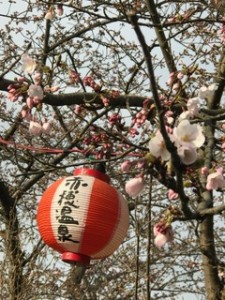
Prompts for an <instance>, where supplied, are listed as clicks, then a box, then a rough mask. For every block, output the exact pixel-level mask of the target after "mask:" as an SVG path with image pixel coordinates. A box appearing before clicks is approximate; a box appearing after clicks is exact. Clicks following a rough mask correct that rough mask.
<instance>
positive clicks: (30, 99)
mask: <svg viewBox="0 0 225 300" xmlns="http://www.w3.org/2000/svg"><path fill="white" fill-rule="evenodd" d="M26 103H27V106H28V108H29V109H31V108H32V107H33V104H34V102H33V98H31V97H28V98H27V100H26Z"/></svg>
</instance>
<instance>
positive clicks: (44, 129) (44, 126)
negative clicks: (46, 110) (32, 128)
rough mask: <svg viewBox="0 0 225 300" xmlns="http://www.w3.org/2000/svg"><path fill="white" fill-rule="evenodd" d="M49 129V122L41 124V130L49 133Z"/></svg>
mask: <svg viewBox="0 0 225 300" xmlns="http://www.w3.org/2000/svg"><path fill="white" fill-rule="evenodd" d="M50 131H51V124H50V123H49V122H45V123H43V124H42V132H43V133H46V134H49V133H50Z"/></svg>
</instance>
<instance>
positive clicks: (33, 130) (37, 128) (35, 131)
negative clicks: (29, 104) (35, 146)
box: [29, 121, 42, 136]
mask: <svg viewBox="0 0 225 300" xmlns="http://www.w3.org/2000/svg"><path fill="white" fill-rule="evenodd" d="M29 132H30V134H32V135H34V136H40V135H41V133H42V126H41V124H39V123H38V122H35V121H30V126H29Z"/></svg>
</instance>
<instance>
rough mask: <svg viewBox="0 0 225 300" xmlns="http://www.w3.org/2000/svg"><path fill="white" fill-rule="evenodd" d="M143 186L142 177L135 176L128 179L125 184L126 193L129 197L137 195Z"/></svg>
mask: <svg viewBox="0 0 225 300" xmlns="http://www.w3.org/2000/svg"><path fill="white" fill-rule="evenodd" d="M144 187H145V183H144V179H143V178H142V177H136V178H132V179H131V180H129V181H128V182H127V183H126V185H125V190H126V192H127V194H128V195H129V196H131V197H137V196H138V195H139V194H140V193H141V192H142V190H143V189H144Z"/></svg>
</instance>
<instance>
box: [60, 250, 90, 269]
mask: <svg viewBox="0 0 225 300" xmlns="http://www.w3.org/2000/svg"><path fill="white" fill-rule="evenodd" d="M61 259H62V261H64V262H68V263H71V264H76V263H77V264H81V265H85V266H89V264H90V257H89V256H87V255H84V254H80V253H74V252H64V253H62V255H61Z"/></svg>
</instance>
